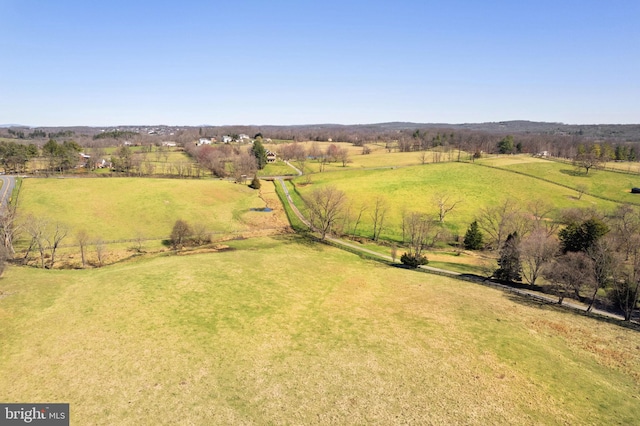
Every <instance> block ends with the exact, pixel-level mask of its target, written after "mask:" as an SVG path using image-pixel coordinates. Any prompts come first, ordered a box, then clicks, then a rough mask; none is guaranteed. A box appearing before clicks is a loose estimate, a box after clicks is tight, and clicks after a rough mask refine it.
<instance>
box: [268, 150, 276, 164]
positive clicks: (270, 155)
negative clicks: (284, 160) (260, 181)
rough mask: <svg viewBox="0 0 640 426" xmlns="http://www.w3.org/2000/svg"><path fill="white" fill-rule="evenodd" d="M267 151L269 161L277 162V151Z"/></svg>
mask: <svg viewBox="0 0 640 426" xmlns="http://www.w3.org/2000/svg"><path fill="white" fill-rule="evenodd" d="M266 152H267V163H275V162H276V158H277V156H276V153H275V152H273V151H269V150H268V149H267V150H266Z"/></svg>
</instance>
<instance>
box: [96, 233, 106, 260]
mask: <svg viewBox="0 0 640 426" xmlns="http://www.w3.org/2000/svg"><path fill="white" fill-rule="evenodd" d="M95 248H96V258H97V259H98V266H102V265H103V264H104V261H105V260H106V258H107V245H106V243H105V242H104V240H103V239H102V238H98V239H97V240H96V241H95Z"/></svg>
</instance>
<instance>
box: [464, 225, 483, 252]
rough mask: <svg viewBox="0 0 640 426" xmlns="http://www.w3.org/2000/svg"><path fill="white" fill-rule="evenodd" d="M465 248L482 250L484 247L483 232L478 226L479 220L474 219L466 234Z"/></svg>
mask: <svg viewBox="0 0 640 426" xmlns="http://www.w3.org/2000/svg"><path fill="white" fill-rule="evenodd" d="M464 248H465V249H467V250H480V249H481V248H482V232H480V228H478V222H477V221H475V220H474V221H473V222H472V223H471V225H469V229H467V233H466V234H465V235H464Z"/></svg>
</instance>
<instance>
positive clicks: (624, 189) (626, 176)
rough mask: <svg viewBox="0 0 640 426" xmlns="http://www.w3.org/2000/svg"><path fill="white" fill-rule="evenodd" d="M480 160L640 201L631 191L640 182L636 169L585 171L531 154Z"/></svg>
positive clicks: (603, 194) (591, 191)
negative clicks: (587, 172)
mask: <svg viewBox="0 0 640 426" xmlns="http://www.w3.org/2000/svg"><path fill="white" fill-rule="evenodd" d="M478 163H480V164H487V165H490V166H494V167H500V168H504V169H505V170H512V171H516V172H519V173H525V174H528V175H531V176H535V177H540V178H544V179H547V180H550V181H552V182H557V183H559V184H562V185H567V186H570V187H572V188H577V187H578V186H579V185H583V186H585V187H586V188H587V192H586V193H587V194H591V195H594V196H598V197H603V198H607V199H610V200H615V201H616V202H619V203H632V204H640V197H638V196H637V194H631V188H633V187H638V186H640V174H637V173H634V172H627V173H625V172H624V170H621V171H620V172H613V171H608V170H596V169H591V170H590V171H589V174H585V172H584V169H577V168H576V167H574V166H573V165H571V164H568V163H561V162H556V161H549V160H543V159H540V158H534V157H531V156H528V155H518V156H501V157H495V158H489V159H482V160H479V161H478Z"/></svg>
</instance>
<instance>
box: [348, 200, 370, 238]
mask: <svg viewBox="0 0 640 426" xmlns="http://www.w3.org/2000/svg"><path fill="white" fill-rule="evenodd" d="M366 210H367V205H366V204H362V205H361V206H360V209H359V210H358V214H357V216H356V220H355V222H354V224H353V231H352V232H351V235H353V236H354V237H355V236H356V235H357V233H358V225H359V224H360V221H361V220H362V215H363V214H364V212H365V211H366Z"/></svg>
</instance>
